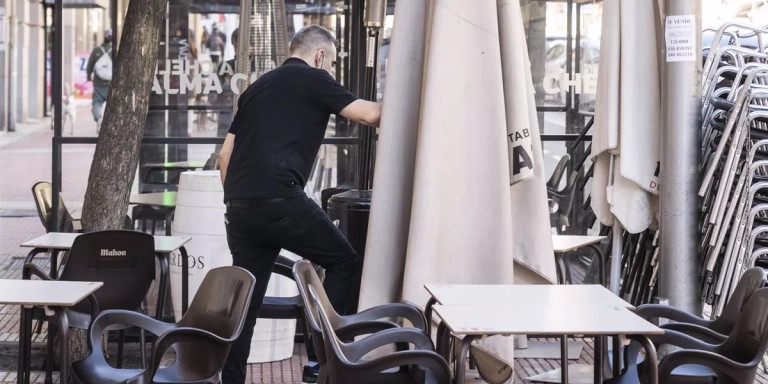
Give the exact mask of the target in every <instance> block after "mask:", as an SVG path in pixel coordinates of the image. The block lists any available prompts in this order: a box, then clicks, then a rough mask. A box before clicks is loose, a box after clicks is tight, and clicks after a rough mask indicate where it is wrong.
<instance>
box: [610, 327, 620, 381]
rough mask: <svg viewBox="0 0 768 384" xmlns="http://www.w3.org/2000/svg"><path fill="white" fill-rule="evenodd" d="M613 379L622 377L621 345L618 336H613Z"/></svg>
mask: <svg viewBox="0 0 768 384" xmlns="http://www.w3.org/2000/svg"><path fill="white" fill-rule="evenodd" d="M612 339H613V377H619V376H621V343H620V342H619V337H618V336H613V337H612Z"/></svg>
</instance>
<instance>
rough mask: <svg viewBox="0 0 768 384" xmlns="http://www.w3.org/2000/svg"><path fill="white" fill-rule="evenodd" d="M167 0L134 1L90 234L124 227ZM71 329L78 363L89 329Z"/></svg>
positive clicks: (110, 106)
mask: <svg viewBox="0 0 768 384" xmlns="http://www.w3.org/2000/svg"><path fill="white" fill-rule="evenodd" d="M166 1H167V0H141V1H138V0H134V1H131V2H130V4H129V5H128V12H127V14H126V17H125V23H124V24H123V25H124V26H125V27H124V29H123V35H122V38H121V39H120V47H119V50H118V52H117V59H116V60H115V62H114V65H115V72H114V75H113V76H112V77H113V79H112V84H111V86H110V90H109V95H108V96H107V105H106V109H105V111H104V120H103V123H102V127H101V134H100V135H99V139H98V142H97V143H96V152H95V153H94V155H93V162H92V163H91V171H90V174H89V176H88V188H87V190H86V192H85V201H84V203H83V213H82V223H83V230H84V231H85V232H91V231H99V230H105V229H121V228H122V227H123V220H124V217H125V215H126V213H127V211H128V199H129V197H130V191H131V185H132V184H133V178H134V176H135V174H136V167H137V165H138V162H139V149H140V147H141V139H142V137H143V136H144V125H145V122H146V119H147V110H148V109H149V96H150V91H151V89H152V77H153V76H154V75H155V69H156V68H157V51H158V46H159V43H160V30H161V29H160V28H161V27H162V25H163V20H164V18H165V10H166ZM71 331H72V333H71V341H70V346H71V348H70V355H71V361H77V360H80V359H82V358H84V357H85V356H87V355H88V350H89V348H88V345H87V337H86V333H85V332H76V331H77V330H74V329H73V330H71ZM57 350H58V349H57Z"/></svg>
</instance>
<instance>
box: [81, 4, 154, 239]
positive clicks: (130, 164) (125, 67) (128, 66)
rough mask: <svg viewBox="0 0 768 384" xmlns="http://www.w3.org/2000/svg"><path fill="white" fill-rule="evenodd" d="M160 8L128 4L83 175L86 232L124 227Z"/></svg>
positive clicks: (152, 67) (137, 156)
mask: <svg viewBox="0 0 768 384" xmlns="http://www.w3.org/2000/svg"><path fill="white" fill-rule="evenodd" d="M165 10H166V0H141V1H131V2H130V4H129V5H128V13H127V15H126V17H125V23H124V26H125V28H124V30H123V35H122V38H121V39H120V47H119V50H118V52H117V60H116V62H115V63H114V64H115V65H116V68H115V70H116V71H115V74H114V76H113V79H112V85H111V87H110V90H109V95H108V96H107V105H106V109H105V111H104V120H103V123H102V127H101V134H100V135H99V139H98V142H97V144H96V152H95V153H94V155H93V163H91V171H90V174H89V176H88V189H87V190H86V193H85V201H84V203H83V214H82V222H83V228H84V231H85V232H91V231H98V230H105V229H120V228H122V226H123V219H124V217H125V215H126V213H127V211H128V199H129V197H130V190H131V185H132V184H133V178H134V176H135V174H136V167H137V165H138V162H139V149H140V147H141V139H142V137H143V136H144V125H145V122H146V119H147V110H148V108H149V96H150V91H151V89H152V77H153V76H154V75H155V68H156V67H157V51H158V46H159V41H160V28H161V26H162V25H163V20H164V17H165Z"/></svg>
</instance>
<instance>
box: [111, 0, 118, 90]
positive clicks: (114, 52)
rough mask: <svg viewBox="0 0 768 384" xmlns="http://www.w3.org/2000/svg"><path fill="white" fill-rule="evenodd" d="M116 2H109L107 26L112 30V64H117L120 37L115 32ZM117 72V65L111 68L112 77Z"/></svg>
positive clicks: (115, 0) (113, 0) (114, 0)
mask: <svg viewBox="0 0 768 384" xmlns="http://www.w3.org/2000/svg"><path fill="white" fill-rule="evenodd" d="M117 17H118V16H117V0H112V1H110V2H109V24H110V27H109V28H110V29H112V62H113V63H114V62H117V43H118V40H119V37H120V33H119V32H118V31H117ZM116 71H117V65H113V66H112V77H113V78H114V77H115V72H116Z"/></svg>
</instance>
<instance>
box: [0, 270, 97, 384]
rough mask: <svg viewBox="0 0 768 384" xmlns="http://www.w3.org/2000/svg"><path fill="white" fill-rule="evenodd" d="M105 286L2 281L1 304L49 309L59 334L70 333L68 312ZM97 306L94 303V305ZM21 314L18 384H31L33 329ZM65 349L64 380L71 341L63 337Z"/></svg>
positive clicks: (63, 357) (94, 283) (62, 282)
mask: <svg viewBox="0 0 768 384" xmlns="http://www.w3.org/2000/svg"><path fill="white" fill-rule="evenodd" d="M103 284H104V283H102V282H88V281H56V280H7V279H0V304H6V305H21V306H23V307H27V308H29V307H32V306H41V307H43V308H44V309H45V314H46V315H48V316H56V317H57V318H58V319H59V321H57V323H58V325H59V334H60V335H65V334H67V333H66V332H65V331H64V328H65V327H67V322H66V317H65V316H66V315H65V314H64V309H65V308H66V307H72V306H74V305H76V304H77V303H79V302H80V301H82V300H83V299H85V298H86V297H89V296H90V295H91V294H92V293H93V292H95V291H96V290H97V289H99V288H100V287H101V286H102V285H103ZM89 300H91V303H95V300H96V299H95V298H93V296H91V297H89ZM92 305H93V304H92ZM25 312H26V311H25V310H24V309H22V310H21V311H20V313H21V314H22V315H21V316H20V323H19V324H20V326H19V361H18V364H17V373H16V382H17V383H19V384H22V383H27V384H28V383H29V375H30V360H31V351H32V341H31V337H32V335H31V333H32V332H31V331H32V330H31V329H27V327H26V325H25V323H26V322H25V318H24V313H25ZM59 343H60V348H61V354H60V356H61V364H60V366H61V368H60V377H61V378H62V379H61V381H62V382H65V380H64V378H66V377H69V376H68V374H69V340H68V339H67V338H63V337H62V338H61V340H60V341H59Z"/></svg>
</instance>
